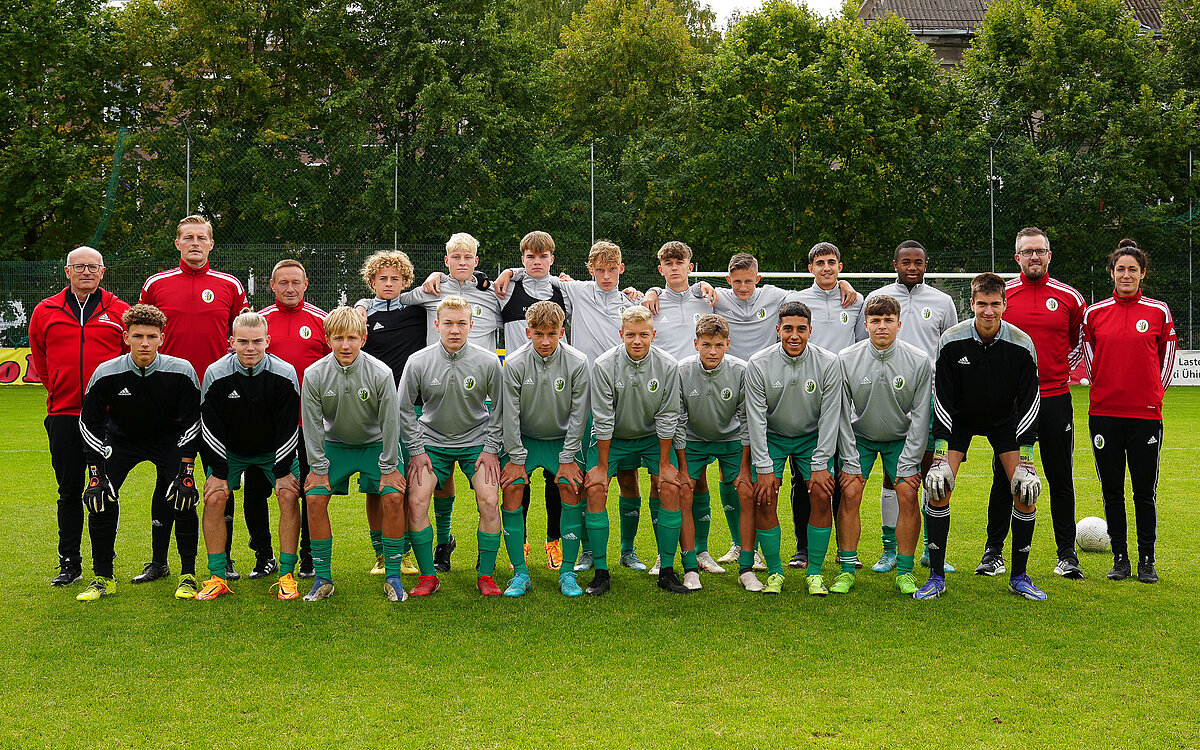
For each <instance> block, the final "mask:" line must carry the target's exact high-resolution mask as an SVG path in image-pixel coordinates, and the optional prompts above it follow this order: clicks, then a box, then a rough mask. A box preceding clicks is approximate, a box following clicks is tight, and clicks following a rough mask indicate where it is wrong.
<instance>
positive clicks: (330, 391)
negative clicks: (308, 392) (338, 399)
mask: <svg viewBox="0 0 1200 750" xmlns="http://www.w3.org/2000/svg"><path fill="white" fill-rule="evenodd" d="M325 395H326V396H336V395H337V394H336V393H334V392H333V389H332V388H330V389H329V390H327V391H325Z"/></svg>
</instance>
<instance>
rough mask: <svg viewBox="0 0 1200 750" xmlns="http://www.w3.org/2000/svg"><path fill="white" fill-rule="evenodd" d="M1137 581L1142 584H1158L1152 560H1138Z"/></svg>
mask: <svg viewBox="0 0 1200 750" xmlns="http://www.w3.org/2000/svg"><path fill="white" fill-rule="evenodd" d="M1138 580H1139V581H1141V582H1142V583H1158V573H1156V572H1155V571H1154V561H1153V560H1138Z"/></svg>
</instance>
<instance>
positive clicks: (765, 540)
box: [750, 526, 783, 575]
mask: <svg viewBox="0 0 1200 750" xmlns="http://www.w3.org/2000/svg"><path fill="white" fill-rule="evenodd" d="M779 534H780V532H779V526H776V527H775V528H773V529H759V530H758V546H759V547H760V548H761V549H762V553H763V557H765V558H766V560H767V572H768V573H769V574H771V575H775V574H776V573H778V574H780V575H783V560H782V559H780V557H779V538H780V536H779ZM750 560H751V565H753V564H754V563H753V561H754V551H753V550H751V551H750Z"/></svg>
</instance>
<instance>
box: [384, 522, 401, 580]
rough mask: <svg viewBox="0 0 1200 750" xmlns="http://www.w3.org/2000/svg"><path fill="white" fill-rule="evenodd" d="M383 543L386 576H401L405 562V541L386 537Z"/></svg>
mask: <svg viewBox="0 0 1200 750" xmlns="http://www.w3.org/2000/svg"><path fill="white" fill-rule="evenodd" d="M381 533H382V532H381ZM381 543H382V545H383V569H384V573H385V575H388V576H398V575H400V565H401V563H403V562H404V539H403V538H400V539H395V538H393V537H390V536H385V537H383V539H382V540H381Z"/></svg>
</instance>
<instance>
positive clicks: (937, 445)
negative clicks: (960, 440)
mask: <svg viewBox="0 0 1200 750" xmlns="http://www.w3.org/2000/svg"><path fill="white" fill-rule="evenodd" d="M949 450H950V443H949V442H948V441H946V440H935V441H933V457H934V458H945V457H946V453H947V452H948V451H949Z"/></svg>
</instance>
